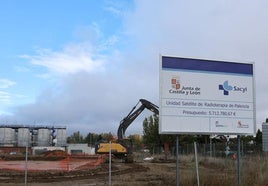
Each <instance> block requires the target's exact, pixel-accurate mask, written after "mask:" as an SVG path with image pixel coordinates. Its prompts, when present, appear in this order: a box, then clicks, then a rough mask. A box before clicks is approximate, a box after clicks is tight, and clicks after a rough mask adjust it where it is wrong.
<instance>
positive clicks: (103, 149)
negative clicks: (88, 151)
mask: <svg viewBox="0 0 268 186" xmlns="http://www.w3.org/2000/svg"><path fill="white" fill-rule="evenodd" d="M139 102H141V106H140V107H139V108H138V109H136V107H137V105H138V104H139ZM139 102H138V103H137V104H136V105H135V106H134V107H133V109H132V110H131V111H130V112H129V114H128V115H127V116H126V117H125V118H124V119H123V120H122V121H121V122H120V125H119V127H118V130H117V142H116V143H114V142H113V143H111V145H110V143H103V142H100V143H98V144H96V146H95V152H96V154H109V152H110V147H111V153H112V154H114V155H115V156H117V157H119V158H124V159H125V161H126V162H131V161H133V158H132V155H131V154H132V142H131V141H130V140H129V139H126V138H125V132H126V129H127V128H128V127H129V125H130V124H131V123H132V122H133V121H134V120H135V119H136V118H137V117H138V116H139V115H140V113H141V112H142V111H143V110H144V109H145V108H147V109H149V110H151V111H152V112H154V113H155V114H159V111H158V106H156V105H154V104H153V103H151V102H149V101H147V100H145V99H140V100H139ZM135 109H136V110H135Z"/></svg>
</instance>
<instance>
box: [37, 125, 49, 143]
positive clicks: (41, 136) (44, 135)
mask: <svg viewBox="0 0 268 186" xmlns="http://www.w3.org/2000/svg"><path fill="white" fill-rule="evenodd" d="M51 143H52V138H51V132H50V131H49V130H48V129H43V128H41V129H38V133H37V146H50V145H51Z"/></svg>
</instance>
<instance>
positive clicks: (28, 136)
mask: <svg viewBox="0 0 268 186" xmlns="http://www.w3.org/2000/svg"><path fill="white" fill-rule="evenodd" d="M56 131H57V135H56V134H55V132H56ZM55 137H56V139H54V140H55V142H57V143H56V144H55V145H57V146H58V147H61V146H64V147H65V146H66V144H67V137H66V127H62V126H37V125H34V126H33V125H0V146H2V147H25V146H26V145H27V146H29V147H30V146H53V145H54V144H53V143H52V140H53V138H55ZM54 140H53V142H54Z"/></svg>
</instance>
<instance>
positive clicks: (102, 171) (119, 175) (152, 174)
mask: <svg viewBox="0 0 268 186" xmlns="http://www.w3.org/2000/svg"><path fill="white" fill-rule="evenodd" d="M175 171H176V169H175V164H174V163H150V162H140V163H123V162H113V163H112V172H111V175H112V176H111V178H112V185H174V183H175V179H176V178H175ZM24 180H25V174H24V172H21V171H20V172H14V171H4V172H1V173H0V186H2V185H3V186H13V185H18V186H20V185H21V186H22V185H24ZM27 183H28V184H27V185H29V186H75V185H79V186H88V185H108V183H109V164H108V163H103V164H101V165H100V166H98V167H96V168H94V169H90V170H79V171H69V172H59V171H54V172H53V171H49V172H44V171H43V172H28V175H27Z"/></svg>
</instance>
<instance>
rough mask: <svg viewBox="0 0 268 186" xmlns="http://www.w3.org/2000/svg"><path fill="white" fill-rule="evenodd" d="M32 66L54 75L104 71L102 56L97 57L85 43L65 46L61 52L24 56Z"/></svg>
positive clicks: (42, 52)
mask: <svg viewBox="0 0 268 186" xmlns="http://www.w3.org/2000/svg"><path fill="white" fill-rule="evenodd" d="M22 57H23V58H26V59H28V60H29V61H30V62H31V63H32V64H33V65H38V66H43V67H45V68H47V69H48V70H49V71H50V72H52V73H56V74H63V75H64V74H74V73H77V72H79V71H86V72H93V73H94V72H100V71H103V70H104V67H103V65H104V61H105V59H104V58H103V56H100V55H99V56H97V55H95V54H94V53H93V51H92V50H91V46H90V45H88V44H85V43H79V44H71V45H67V46H66V47H65V48H64V49H63V50H62V51H51V50H45V49H43V50H39V51H37V54H36V55H33V56H30V55H24V56H22Z"/></svg>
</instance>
